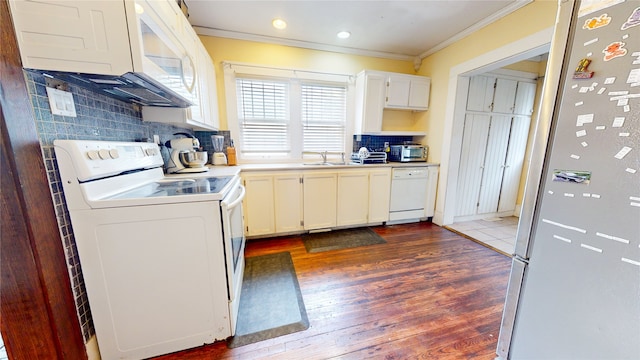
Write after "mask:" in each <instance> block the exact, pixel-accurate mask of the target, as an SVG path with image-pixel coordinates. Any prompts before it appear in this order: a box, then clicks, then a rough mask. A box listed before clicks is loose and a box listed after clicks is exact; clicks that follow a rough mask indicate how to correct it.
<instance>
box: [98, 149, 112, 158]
mask: <svg viewBox="0 0 640 360" xmlns="http://www.w3.org/2000/svg"><path fill="white" fill-rule="evenodd" d="M98 155H99V156H100V159H102V160H105V159H108V158H110V157H111V155H109V150H107V149H100V150H99V151H98Z"/></svg>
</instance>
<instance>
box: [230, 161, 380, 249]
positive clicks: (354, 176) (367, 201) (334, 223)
mask: <svg viewBox="0 0 640 360" xmlns="http://www.w3.org/2000/svg"><path fill="white" fill-rule="evenodd" d="M242 178H243V180H244V186H245V187H246V189H247V194H246V197H245V200H244V214H245V225H246V229H245V230H246V235H247V236H264V235H273V234H284V233H295V232H301V231H303V230H317V229H327V228H334V227H342V226H358V225H367V224H372V223H382V222H385V221H387V220H389V197H390V189H391V168H386V167H385V168H370V169H362V168H356V169H341V170H337V171H336V170H307V171H279V172H246V173H243V174H242Z"/></svg>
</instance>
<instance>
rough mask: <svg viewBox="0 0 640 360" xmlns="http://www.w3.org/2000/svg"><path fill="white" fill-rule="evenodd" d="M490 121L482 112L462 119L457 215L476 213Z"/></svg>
mask: <svg viewBox="0 0 640 360" xmlns="http://www.w3.org/2000/svg"><path fill="white" fill-rule="evenodd" d="M490 122H491V117H490V116H488V115H483V114H467V116H466V119H465V121H464V133H463V138H462V154H461V157H460V172H459V174H458V186H457V192H456V215H457V216H466V215H474V214H475V213H476V208H477V205H478V194H479V192H480V183H481V179H482V168H483V165H484V154H485V149H486V147H487V137H488V135H489V123H490Z"/></svg>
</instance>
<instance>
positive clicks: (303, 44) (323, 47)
mask: <svg viewBox="0 0 640 360" xmlns="http://www.w3.org/2000/svg"><path fill="white" fill-rule="evenodd" d="M533 1H534V0H516V1H515V2H514V3H512V4H511V5H509V6H507V7H505V8H504V9H502V10H500V11H498V12H496V13H495V14H493V15H492V16H490V17H488V18H485V19H483V20H481V21H479V22H477V23H475V24H474V25H472V26H470V27H468V28H466V29H465V30H463V31H462V32H460V33H458V34H456V35H454V36H452V37H451V38H449V39H447V40H445V41H443V42H441V43H439V44H438V45H436V46H434V47H432V48H430V49H428V50H426V51H425V52H423V53H421V54H420V55H417V56H415V55H407V54H398V53H389V52H384V51H374V50H364V49H357V48H350V47H343V46H335V45H327V44H320V43H314V42H309V41H302V40H292V39H283V38H278V37H273V36H264V35H256V34H249V33H242V32H236V31H228V30H221V29H215V28H209V27H204V26H193V29H194V30H195V31H196V33H197V34H198V35H204V36H215V37H220V38H228V39H235V40H245V41H255V42H260V43H267V44H276V45H284V46H291V47H298V48H303V49H311V50H320V51H329V52H335V53H341V54H350V55H359V56H368V57H377V58H383V59H391V60H402V61H410V62H413V63H414V68H416V71H417V69H419V68H420V65H421V63H422V59H424V58H425V57H427V56H429V55H431V54H433V53H435V52H437V51H440V50H442V49H444V48H445V47H447V46H449V45H451V44H453V43H455V42H456V41H459V40H461V39H463V38H465V37H467V36H469V35H470V34H472V33H474V32H475V31H478V30H480V29H482V28H483V27H485V26H487V25H489V24H491V23H493V22H495V21H497V20H499V19H501V18H503V17H505V16H507V15H509V14H511V13H512V12H514V11H516V10H518V9H520V8H522V7H524V6H526V5H528V4H530V3H532V2H533Z"/></svg>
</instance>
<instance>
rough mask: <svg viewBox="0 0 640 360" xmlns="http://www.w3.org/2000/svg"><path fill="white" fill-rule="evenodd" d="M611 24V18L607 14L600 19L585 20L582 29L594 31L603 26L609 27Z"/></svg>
mask: <svg viewBox="0 0 640 360" xmlns="http://www.w3.org/2000/svg"><path fill="white" fill-rule="evenodd" d="M610 22H611V16H609V15H607V14H602V15H600V16H598V17H592V18H591V19H587V20H585V22H584V25H582V28H583V29H587V30H593V29H597V28H600V27H603V26H607V25H609V23H610Z"/></svg>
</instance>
